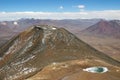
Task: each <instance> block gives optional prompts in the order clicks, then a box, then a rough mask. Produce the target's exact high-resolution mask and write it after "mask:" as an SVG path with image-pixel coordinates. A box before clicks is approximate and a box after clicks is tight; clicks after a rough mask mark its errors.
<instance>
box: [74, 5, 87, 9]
mask: <svg viewBox="0 0 120 80" xmlns="http://www.w3.org/2000/svg"><path fill="white" fill-rule="evenodd" d="M76 7H77V8H79V9H84V8H85V5H78V6H76Z"/></svg>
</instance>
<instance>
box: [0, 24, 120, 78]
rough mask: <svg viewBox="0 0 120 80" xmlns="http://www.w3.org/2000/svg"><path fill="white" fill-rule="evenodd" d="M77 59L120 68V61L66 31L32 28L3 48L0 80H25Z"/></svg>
mask: <svg viewBox="0 0 120 80" xmlns="http://www.w3.org/2000/svg"><path fill="white" fill-rule="evenodd" d="M78 59H79V60H86V59H88V60H93V61H94V60H100V61H103V62H106V63H108V64H110V65H115V66H120V62H118V61H116V60H114V59H112V58H110V57H109V56H107V55H105V54H103V53H101V52H99V51H97V50H95V49H94V48H92V47H91V46H89V45H88V44H86V43H84V42H83V41H81V40H79V39H78V38H77V37H76V36H74V35H73V34H72V33H70V32H68V31H67V30H65V29H64V28H56V27H54V26H47V25H40V26H35V27H31V28H30V29H28V30H26V31H24V32H22V33H20V34H19V35H17V36H15V37H13V38H12V39H11V40H10V41H9V42H8V43H6V45H4V46H3V47H2V48H1V49H0V79H1V80H23V79H26V78H28V77H30V76H32V75H34V74H36V73H38V72H40V71H41V70H42V69H43V68H44V67H45V66H47V65H49V64H51V63H54V62H58V63H59V62H65V61H71V60H78Z"/></svg>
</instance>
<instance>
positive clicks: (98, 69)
mask: <svg viewBox="0 0 120 80" xmlns="http://www.w3.org/2000/svg"><path fill="white" fill-rule="evenodd" d="M83 71H87V72H91V73H105V72H107V71H108V68H107V67H89V68H86V69H83Z"/></svg>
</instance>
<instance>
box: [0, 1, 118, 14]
mask: <svg viewBox="0 0 120 80" xmlns="http://www.w3.org/2000/svg"><path fill="white" fill-rule="evenodd" d="M78 5H84V10H86V11H93V10H94V11H101V10H119V9H120V0H0V11H1V12H2V11H5V12H21V11H38V12H39V11H40V12H78V11H80V9H79V8H78V7H77V6H78ZM60 7H62V8H60Z"/></svg>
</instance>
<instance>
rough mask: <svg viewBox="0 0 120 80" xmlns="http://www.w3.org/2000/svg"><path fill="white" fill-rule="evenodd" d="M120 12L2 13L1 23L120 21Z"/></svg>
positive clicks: (0, 14) (0, 16)
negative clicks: (21, 19)
mask: <svg viewBox="0 0 120 80" xmlns="http://www.w3.org/2000/svg"><path fill="white" fill-rule="evenodd" d="M119 13H120V10H105V11H82V12H0V21H3V20H16V19H20V18H35V19H92V18H104V19H120V14H119Z"/></svg>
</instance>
